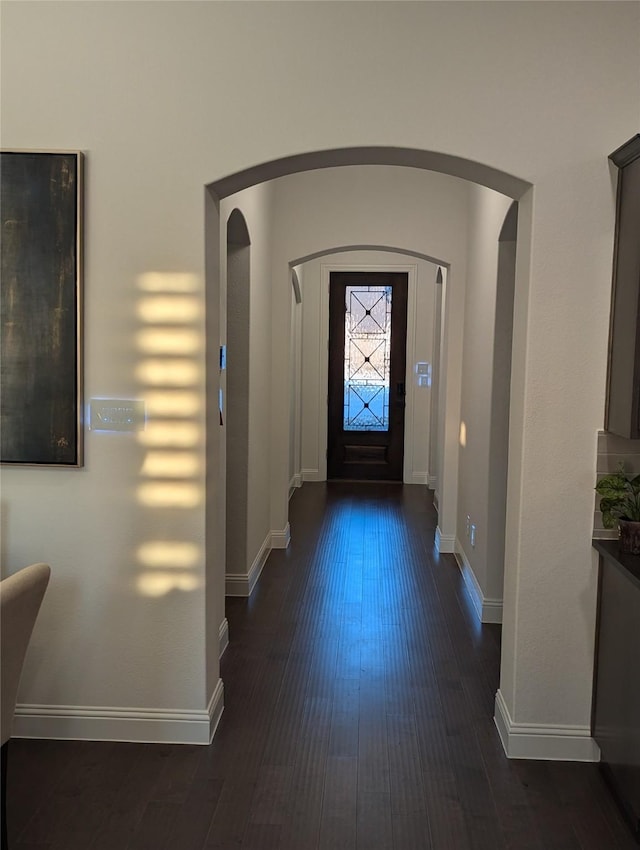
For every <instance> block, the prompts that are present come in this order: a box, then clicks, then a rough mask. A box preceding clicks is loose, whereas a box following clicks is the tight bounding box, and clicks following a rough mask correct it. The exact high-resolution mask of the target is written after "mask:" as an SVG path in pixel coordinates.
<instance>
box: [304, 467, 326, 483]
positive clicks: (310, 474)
mask: <svg viewBox="0 0 640 850" xmlns="http://www.w3.org/2000/svg"><path fill="white" fill-rule="evenodd" d="M302 480H303V481H326V480H327V476H326V475H323V474H322V473H321V472H320V470H319V469H303V470H302Z"/></svg>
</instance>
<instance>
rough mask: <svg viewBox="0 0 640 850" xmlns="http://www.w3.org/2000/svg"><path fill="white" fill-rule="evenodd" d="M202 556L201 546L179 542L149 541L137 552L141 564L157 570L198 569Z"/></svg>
mask: <svg viewBox="0 0 640 850" xmlns="http://www.w3.org/2000/svg"><path fill="white" fill-rule="evenodd" d="M201 554H202V550H201V548H200V546H197V545H196V544H195V543H179V542H178V541H177V540H149V541H147V542H146V543H143V544H142V545H141V546H140V547H139V548H138V552H137V556H138V561H139V563H140V564H142V565H143V566H145V567H150V568H155V569H166V568H171V569H175V568H183V569H189V568H190V567H197V566H198V561H199V560H200V556H201Z"/></svg>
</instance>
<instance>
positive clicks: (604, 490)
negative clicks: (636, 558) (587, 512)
mask: <svg viewBox="0 0 640 850" xmlns="http://www.w3.org/2000/svg"><path fill="white" fill-rule="evenodd" d="M596 492H597V493H598V494H599V496H600V510H601V511H602V524H603V525H604V527H605V528H615V527H616V525H617V526H618V529H619V535H620V548H621V550H622V551H623V552H627V553H630V554H632V555H640V475H635V476H633V477H631V478H630V477H629V476H627V475H626V474H625V471H624V464H623V463H619V464H618V471H617V472H613V473H611V474H610V475H605V476H604V477H603V478H601V479H600V481H598V483H597V484H596Z"/></svg>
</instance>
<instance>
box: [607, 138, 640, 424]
mask: <svg viewBox="0 0 640 850" xmlns="http://www.w3.org/2000/svg"><path fill="white" fill-rule="evenodd" d="M609 158H610V159H611V160H612V162H614V163H615V165H617V166H618V168H619V172H618V193H617V209H616V233H615V245H614V255H613V289H612V299H611V324H610V331H609V369H608V381H607V416H606V423H605V427H606V429H607V430H608V431H611V432H612V433H614V434H618V435H619V436H621V437H627V438H630V439H638V438H640V134H638V135H636V136H634V137H633V138H632V139H630V140H629V141H628V142H626V144H624V145H622V147H620V148H618V150H616V151H614V152H613V153H612V154H611V156H610V157H609Z"/></svg>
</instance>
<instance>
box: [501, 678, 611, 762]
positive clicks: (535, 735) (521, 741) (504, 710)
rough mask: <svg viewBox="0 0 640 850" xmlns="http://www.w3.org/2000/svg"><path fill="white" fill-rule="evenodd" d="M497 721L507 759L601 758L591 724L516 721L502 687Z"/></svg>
mask: <svg viewBox="0 0 640 850" xmlns="http://www.w3.org/2000/svg"><path fill="white" fill-rule="evenodd" d="M494 721H495V724H496V727H497V729H498V734H499V735H500V740H501V741H502V746H503V747H504V751H505V753H506V755H507V757H508V758H511V759H545V760H547V761H589V762H597V761H600V748H599V747H598V745H597V744H596V742H595V741H594V740H593V738H592V737H591V730H590V728H589V727H588V726H549V725H546V724H535V723H514V722H513V720H512V719H511V715H510V714H509V709H508V707H507V704H506V702H505V700H504V697H503V695H502V692H501V691H500V690H498V692H497V693H496V709H495V715H494Z"/></svg>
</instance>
